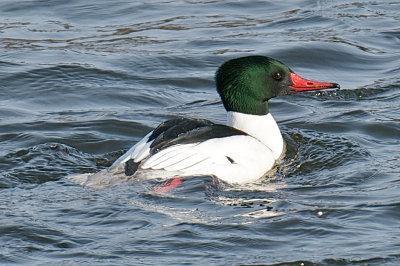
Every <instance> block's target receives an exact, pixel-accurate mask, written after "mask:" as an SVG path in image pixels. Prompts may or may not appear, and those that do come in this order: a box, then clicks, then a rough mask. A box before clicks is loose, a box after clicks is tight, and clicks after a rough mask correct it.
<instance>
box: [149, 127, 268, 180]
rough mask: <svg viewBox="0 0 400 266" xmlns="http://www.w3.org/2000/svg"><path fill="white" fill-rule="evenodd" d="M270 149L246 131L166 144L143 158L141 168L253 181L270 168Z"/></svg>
mask: <svg viewBox="0 0 400 266" xmlns="http://www.w3.org/2000/svg"><path fill="white" fill-rule="evenodd" d="M274 163H275V160H274V157H273V153H272V151H271V150H270V149H269V148H268V147H266V146H265V145H263V144H262V143H261V142H260V141H258V140H257V139H255V138H253V137H251V136H247V135H235V136H230V137H225V138H214V139H210V140H207V141H204V142H201V143H193V144H178V145H174V146H171V147H168V148H166V149H164V150H162V151H160V152H158V153H156V154H154V155H152V156H150V157H149V158H148V159H146V160H145V161H144V163H143V164H142V165H141V169H153V170H165V171H171V172H180V173H181V174H182V175H215V176H217V177H218V178H220V179H222V180H224V181H226V182H229V183H246V182H251V181H255V180H257V179H258V178H260V177H261V176H263V174H265V173H266V172H267V171H268V170H270V169H271V168H272V166H273V165H274Z"/></svg>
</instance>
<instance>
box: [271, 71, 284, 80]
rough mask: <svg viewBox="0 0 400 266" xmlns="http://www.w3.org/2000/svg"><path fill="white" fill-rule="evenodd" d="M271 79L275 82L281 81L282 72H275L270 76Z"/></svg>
mask: <svg viewBox="0 0 400 266" xmlns="http://www.w3.org/2000/svg"><path fill="white" fill-rule="evenodd" d="M272 77H273V78H274V79H275V80H281V79H282V78H283V74H282V72H280V71H277V72H274V73H273V74H272Z"/></svg>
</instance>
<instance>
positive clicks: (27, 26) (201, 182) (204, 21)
mask: <svg viewBox="0 0 400 266" xmlns="http://www.w3.org/2000/svg"><path fill="white" fill-rule="evenodd" d="M399 10H400V2H398V1H348V0H342V1H328V0H326V1H305V0H298V1H286V2H285V1H281V2H279V1H241V2H239V1H147V2H146V3H138V2H135V1H105V0H102V1H78V0H75V1H56V0H53V1H39V0H37V1H11V0H8V1H7V0H5V1H1V2H0V52H1V53H0V188H1V189H0V243H1V246H0V264H2V265H6V264H26V265H135V264H147V265H167V264H196V265H209V264H216V265H238V264H279V263H282V264H285V265H286V264H289V265H302V264H304V265H314V264H319V265H320V264H326V265H354V264H356V265H399V264H400V222H399V220H400V199H399V195H400V155H399V154H400V126H399V120H400V111H399V110H400V109H399V106H400V90H399V88H400V67H399V66H400V27H399V25H400V11H399ZM254 54H262V55H267V56H271V57H274V58H276V59H279V60H281V61H283V62H285V63H286V64H287V65H288V66H290V67H291V68H292V69H293V70H294V71H296V72H297V73H298V74H300V75H301V76H304V77H306V78H309V79H315V80H321V81H332V82H337V83H340V84H341V87H342V89H341V90H330V91H323V92H318V93H315V92H312V93H303V94H297V95H291V96H285V97H281V98H277V99H273V100H272V101H271V102H270V111H271V113H272V114H273V115H274V117H275V119H276V120H277V121H278V124H279V125H280V128H281V131H282V132H283V135H284V138H285V141H286V143H287V154H286V158H285V160H284V161H283V162H282V164H280V165H278V166H276V173H275V175H274V178H270V179H264V180H260V181H258V182H256V183H255V184H248V185H243V186H233V185H227V184H223V183H217V184H213V183H212V180H211V179H210V178H208V177H204V178H186V179H185V180H184V182H183V183H182V184H181V185H180V186H178V187H177V188H176V189H175V190H173V191H171V192H169V193H165V194H157V193H154V192H152V191H151V188H152V187H153V186H155V185H157V182H156V181H137V182H133V183H129V184H123V185H119V186H116V187H112V188H109V189H105V190H101V191H95V190H91V189H88V188H84V187H80V186H78V185H75V184H73V183H72V182H70V181H69V180H68V179H67V178H66V176H68V175H71V174H78V173H88V172H96V171H98V170H100V169H104V168H105V167H107V166H109V165H111V164H112V162H113V161H114V160H116V158H118V157H119V156H120V155H121V154H123V152H125V151H126V150H127V149H128V148H129V147H131V146H132V145H133V144H134V143H136V142H137V141H138V140H139V139H140V138H141V137H142V136H143V135H145V134H146V133H147V132H149V131H150V130H151V129H152V128H154V127H155V126H157V125H158V124H159V123H160V122H162V121H164V120H166V119H169V118H174V117H178V116H182V115H185V116H194V117H202V118H206V119H210V120H212V121H216V122H220V123H224V121H225V112H224V109H223V107H222V105H221V102H220V100H219V97H218V95H217V93H216V91H215V89H214V80H213V78H214V72H215V70H216V69H217V67H218V66H219V65H220V64H221V63H223V62H224V61H226V60H229V59H231V58H235V57H239V56H243V55H254Z"/></svg>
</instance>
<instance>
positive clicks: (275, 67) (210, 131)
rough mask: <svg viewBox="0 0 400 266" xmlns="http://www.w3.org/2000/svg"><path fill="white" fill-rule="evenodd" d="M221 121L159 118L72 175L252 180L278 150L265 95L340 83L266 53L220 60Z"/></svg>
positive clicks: (108, 180)
mask: <svg viewBox="0 0 400 266" xmlns="http://www.w3.org/2000/svg"><path fill="white" fill-rule="evenodd" d="M215 78H216V86H217V91H218V93H219V95H220V97H221V100H222V102H223V104H224V107H225V109H226V111H227V112H228V119H227V125H220V124H215V123H213V122H210V121H208V120H204V119H196V118H176V119H171V120H168V121H166V122H164V123H162V124H160V125H159V126H158V127H157V128H156V129H154V130H153V131H151V132H150V133H148V134H147V135H146V136H145V137H144V138H143V139H142V140H141V141H139V142H138V143H137V144H136V145H134V146H133V147H132V148H131V149H129V150H128V151H127V152H126V153H125V154H124V155H123V156H121V157H120V158H119V159H117V160H116V161H115V162H114V164H113V165H112V166H111V167H109V168H108V169H105V170H102V171H100V172H98V173H96V174H88V175H78V176H74V177H72V179H73V180H74V181H75V182H77V183H79V184H81V185H86V186H89V187H93V188H98V189H100V188H104V187H107V186H110V185H113V184H116V183H120V182H123V181H127V180H133V179H136V178H173V177H177V176H179V177H184V176H199V175H202V176H204V175H211V176H214V177H217V178H219V179H221V180H223V181H225V182H227V183H237V184H244V183H248V182H253V181H256V180H257V179H259V178H261V177H263V176H265V175H266V174H267V172H268V171H269V170H271V169H272V168H273V166H274V164H275V162H276V160H277V159H278V158H280V157H281V156H283V153H284V152H283V151H284V141H283V138H282V135H281V132H280V130H279V127H278V125H277V123H276V122H275V120H274V118H273V117H272V115H271V114H270V113H269V109H268V100H269V99H271V98H273V97H276V96H280V95H287V94H291V93H294V92H301V91H311V90H321V89H326V88H340V86H339V85H338V84H337V83H323V82H316V81H310V80H306V79H303V78H301V77H300V76H299V75H297V74H295V73H294V72H293V71H292V70H291V69H290V68H288V67H287V66H286V65H285V64H283V63H281V62H279V61H277V60H274V59H272V58H269V57H266V56H246V57H240V58H236V59H232V60H230V61H227V62H225V63H224V64H223V65H222V66H221V67H220V68H219V69H218V71H217V73H216V76H215Z"/></svg>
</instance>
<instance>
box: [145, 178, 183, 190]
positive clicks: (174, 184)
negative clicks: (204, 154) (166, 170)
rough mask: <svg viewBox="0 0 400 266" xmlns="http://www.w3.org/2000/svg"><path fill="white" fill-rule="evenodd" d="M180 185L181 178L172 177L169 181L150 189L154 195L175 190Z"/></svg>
mask: <svg viewBox="0 0 400 266" xmlns="http://www.w3.org/2000/svg"><path fill="white" fill-rule="evenodd" d="M180 183H182V177H174V178H172V179H170V180H167V181H165V182H164V183H162V184H161V185H157V186H154V187H152V188H151V191H153V192H156V193H167V192H169V191H171V190H173V189H174V188H176V187H177V186H178V185H179V184H180Z"/></svg>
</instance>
